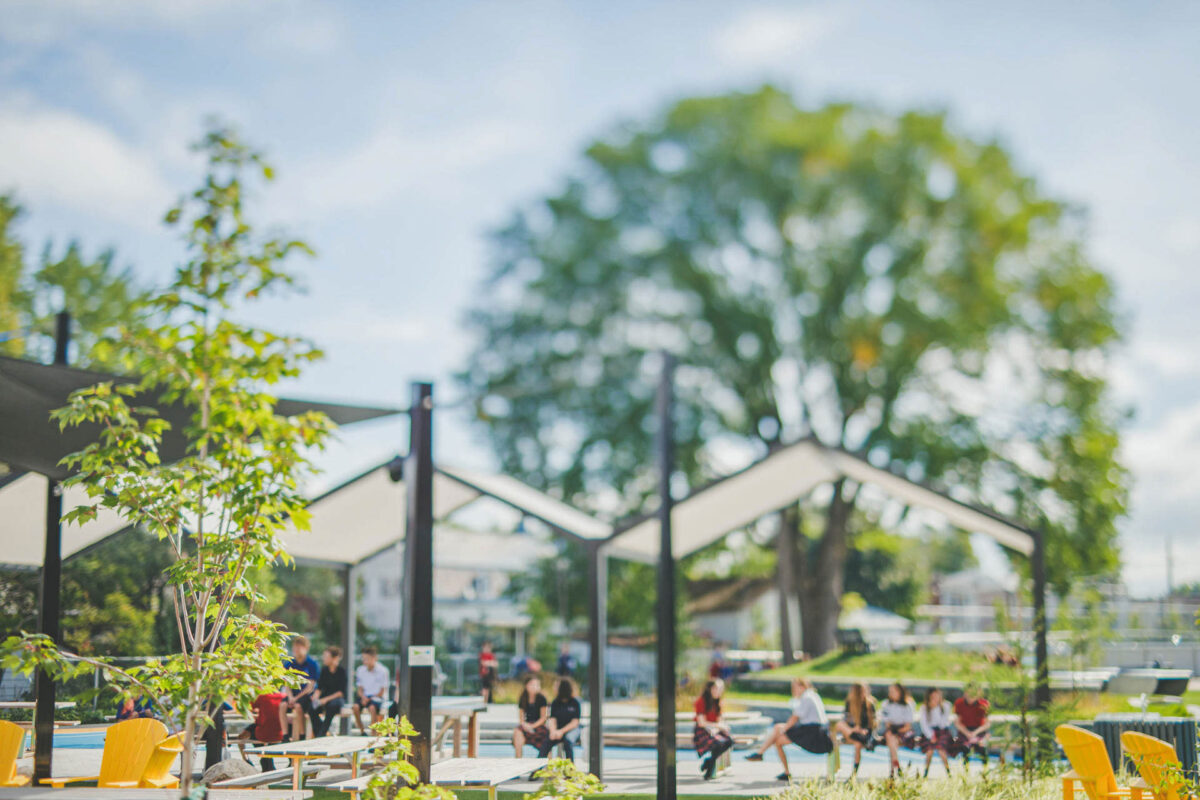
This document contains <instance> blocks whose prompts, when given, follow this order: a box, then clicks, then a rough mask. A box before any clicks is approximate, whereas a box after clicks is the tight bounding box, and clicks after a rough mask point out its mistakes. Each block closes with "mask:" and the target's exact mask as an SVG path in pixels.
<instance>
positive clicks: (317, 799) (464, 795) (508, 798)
mask: <svg viewBox="0 0 1200 800" xmlns="http://www.w3.org/2000/svg"><path fill="white" fill-rule="evenodd" d="M451 791H453V792H454V794H455V796H457V797H458V800H487V796H488V793H487V790H485V789H451ZM312 793H313V796H312V800H347V798H349V796H350V795H348V794H345V793H344V792H334V791H330V790H329V789H317V788H314V789H313V790H312ZM496 796H497V798H498V800H522V798H524V797H525V793H524V792H517V791H511V790H504V789H502V790H500V791H499V792H497V793H496ZM594 796H595V797H603V798H604V800H635V799H636V800H643V798H645V800H649V799H650V798H653V797H654V795H652V794H604V795H594ZM721 797H723V798H729V800H750V798H751V797H753V795H742V794H726V795H721ZM679 800H713V796H712V795H705V794H681V795H679Z"/></svg>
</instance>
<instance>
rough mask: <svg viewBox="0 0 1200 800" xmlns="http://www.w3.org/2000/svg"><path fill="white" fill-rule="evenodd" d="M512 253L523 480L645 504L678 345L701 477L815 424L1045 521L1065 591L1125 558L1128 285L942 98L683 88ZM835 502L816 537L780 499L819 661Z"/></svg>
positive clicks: (855, 446)
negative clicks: (1120, 531) (1119, 426)
mask: <svg viewBox="0 0 1200 800" xmlns="http://www.w3.org/2000/svg"><path fill="white" fill-rule="evenodd" d="M494 252H495V266H494V269H493V270H492V272H491V275H490V276H489V278H488V280H487V282H486V284H485V287H484V290H483V291H482V292H481V296H480V299H479V301H478V302H477V304H476V305H475V309H474V311H473V313H472V314H471V316H470V324H471V326H472V328H473V329H474V331H475V334H476V337H477V343H478V344H477V346H476V348H475V350H474V352H473V353H472V355H471V356H470V358H469V361H468V363H467V366H466V369H465V370H464V372H463V375H462V381H463V383H464V385H465V386H466V388H467V389H468V390H469V392H470V393H471V394H472V395H473V396H474V397H475V399H476V401H477V403H478V409H479V416H480V417H481V419H482V420H483V423H484V425H485V426H486V428H487V432H488V434H489V436H490V439H491V443H492V446H493V448H494V450H495V451H496V453H497V455H498V457H499V461H500V464H501V467H502V468H503V469H504V470H505V471H506V472H509V473H512V474H515V475H519V476H521V477H522V478H524V479H526V480H528V481H530V482H532V483H534V484H536V485H538V486H542V487H546V486H552V485H553V486H559V487H562V488H563V491H564V493H565V494H566V495H567V497H568V498H569V499H572V500H574V501H575V502H585V501H586V499H587V498H588V497H594V496H597V495H601V494H603V493H611V490H612V489H614V488H615V489H617V490H618V492H619V500H620V502H621V505H622V510H623V511H628V512H637V511H643V510H645V509H646V508H647V507H648V504H649V502H650V501H651V500H652V498H653V494H654V486H655V485H656V483H655V475H654V466H653V465H654V458H653V453H652V441H653V440H652V436H651V435H650V432H651V431H652V430H653V403H654V388H655V387H654V380H653V372H654V368H655V366H654V365H655V364H656V363H657V362H656V361H655V355H654V354H655V351H656V350H658V349H660V348H663V347H666V348H669V349H670V350H672V351H674V352H675V354H676V356H677V357H678V360H679V364H680V365H681V366H680V368H679V370H678V373H677V382H678V387H677V395H678V401H679V405H678V415H677V417H678V419H677V441H678V447H677V459H678V462H677V463H678V465H679V470H680V472H681V473H682V476H683V477H686V478H687V480H688V481H689V482H690V484H691V485H692V486H695V485H697V484H699V483H700V482H702V481H704V480H706V479H708V478H710V477H712V476H713V474H714V473H715V472H717V471H718V470H717V469H715V468H714V466H713V463H714V458H715V454H716V453H717V452H721V451H718V450H717V448H718V447H721V448H722V449H723V452H726V453H727V452H729V449H730V447H740V448H741V449H742V452H744V453H746V454H747V455H755V456H761V455H764V454H765V453H767V452H768V451H769V450H770V449H771V448H773V447H776V446H779V445H780V444H782V443H786V442H789V441H792V440H795V439H798V438H800V437H802V436H805V435H810V434H811V435H816V436H818V437H819V438H820V439H821V440H822V441H823V442H825V443H826V444H830V445H836V446H840V447H845V448H848V449H851V450H854V451H861V452H865V453H867V454H868V455H869V457H870V458H871V460H872V461H873V462H875V463H876V464H880V465H887V466H891V467H893V468H897V469H900V470H903V471H904V472H905V473H906V474H907V475H908V476H909V477H912V478H917V479H921V480H924V481H928V482H935V483H942V484H945V485H950V486H955V487H961V488H962V489H964V490H966V491H967V492H968V493H969V494H970V495H972V496H973V498H974V499H977V500H979V501H982V502H985V503H988V504H990V505H993V506H997V507H999V508H1000V509H1001V510H1004V511H1007V512H1010V513H1012V514H1013V515H1014V516H1016V517H1018V518H1020V519H1022V520H1024V521H1025V522H1026V523H1028V524H1029V525H1031V526H1040V527H1042V528H1043V529H1044V530H1045V531H1046V532H1047V535H1048V559H1047V562H1048V564H1049V565H1050V569H1051V578H1052V580H1053V581H1054V582H1055V584H1056V585H1057V587H1058V588H1060V589H1063V588H1065V586H1066V585H1067V582H1068V581H1069V576H1071V575H1072V574H1077V573H1097V572H1106V571H1111V570H1113V569H1114V568H1115V565H1116V563H1117V550H1116V547H1115V539H1116V528H1115V524H1114V523H1115V520H1116V518H1117V517H1118V516H1119V515H1120V514H1121V513H1123V511H1124V505H1125V498H1126V486H1125V483H1126V476H1125V472H1124V470H1123V469H1122V468H1121V466H1120V464H1119V463H1118V461H1117V456H1116V452H1117V443H1118V437H1117V432H1116V422H1117V415H1116V413H1115V412H1114V409H1113V407H1112V404H1111V402H1110V400H1109V397H1108V391H1107V385H1106V380H1105V372H1104V367H1105V356H1106V353H1107V351H1108V349H1109V348H1110V347H1111V346H1112V345H1113V343H1114V342H1115V341H1116V337H1117V332H1116V320H1115V317H1114V311H1113V293H1112V288H1111V286H1110V284H1109V282H1108V280H1107V278H1105V276H1104V275H1103V274H1102V273H1100V272H1098V271H1096V270H1095V269H1094V268H1093V267H1092V266H1091V265H1090V263H1089V262H1088V259H1087V257H1086V255H1085V253H1084V247H1083V244H1082V234H1081V232H1080V230H1079V226H1078V224H1077V215H1074V214H1072V213H1071V211H1070V209H1068V208H1067V207H1066V206H1065V205H1064V204H1062V203H1060V202H1057V201H1055V200H1054V199H1052V198H1049V197H1047V196H1046V195H1045V194H1043V192H1042V191H1041V190H1040V188H1039V186H1038V185H1037V183H1036V182H1035V181H1034V180H1033V179H1032V178H1030V177H1029V176H1028V175H1026V174H1023V173H1022V172H1020V171H1019V170H1018V169H1017V167H1016V166H1015V165H1014V164H1013V161H1012V159H1011V158H1010V156H1009V155H1008V153H1006V152H1005V150H1004V149H1003V148H1002V147H1000V146H999V145H998V144H995V143H992V142H980V141H976V140H974V139H971V138H969V137H966V136H963V135H961V134H960V133H958V132H956V131H955V130H954V129H953V128H952V127H951V126H950V125H949V124H948V123H947V121H946V119H945V117H944V116H943V115H941V114H930V113H920V112H907V113H902V114H897V115H893V114H888V113H884V112H882V111H879V110H876V109H873V108H869V107H863V106H856V105H850V104H832V105H827V106H824V107H821V108H815V109H808V108H801V107H798V106H797V105H796V103H795V102H794V101H793V100H792V98H791V97H789V96H787V95H786V94H784V93H782V92H780V91H778V90H775V89H772V88H764V89H761V90H759V91H755V92H751V93H735V94H729V95H723V96H716V97H700V98H694V99H689V100H684V101H682V102H679V103H677V104H675V105H673V106H671V107H669V108H668V109H666V111H665V113H663V114H661V115H657V116H655V117H654V118H652V119H650V120H649V121H647V122H644V123H639V124H634V123H631V124H627V125H624V126H622V127H621V128H620V129H619V130H618V131H616V132H615V133H614V134H613V135H611V136H609V137H607V138H605V139H602V140H599V141H597V142H595V143H594V144H592V145H591V146H590V147H589V148H588V149H587V151H586V160H585V163H584V165H583V167H582V169H580V170H579V171H578V172H577V173H576V174H575V175H573V176H571V177H570V178H569V179H568V180H567V181H566V183H565V186H564V187H563V188H562V190H561V191H558V192H555V193H554V194H552V195H551V196H549V197H547V198H546V199H545V200H544V201H542V202H540V203H537V204H536V205H534V206H533V207H531V208H528V209H525V210H523V211H521V212H519V213H517V214H516V215H515V216H514V218H513V220H512V221H511V223H510V224H508V225H507V227H505V228H504V229H503V230H501V231H500V232H499V233H498V234H497V235H496V237H495V250H494ZM827 497H828V499H827V501H826V504H825V509H824V523H823V530H822V532H821V534H820V536H819V537H818V540H817V542H816V543H815V545H814V547H813V548H811V553H810V552H808V549H807V548H805V549H801V548H800V547H798V542H797V536H796V529H797V527H798V525H799V518H800V515H799V514H785V515H783V519H784V521H785V522H786V524H785V525H784V526H783V527H784V536H785V538H784V540H783V542H782V543H783V547H784V551H785V552H787V551H790V552H792V553H794V554H795V556H796V560H797V562H798V563H797V565H796V566H797V569H796V570H795V574H796V576H797V578H798V580H797V583H798V585H799V592H800V595H801V604H800V610H801V614H802V619H803V631H804V634H803V635H804V641H803V647H804V649H805V650H807V651H808V652H810V653H823V652H826V651H827V650H829V649H830V648H832V647H833V646H834V644H835V637H834V634H835V628H836V621H837V618H838V612H839V603H840V598H841V596H842V593H843V590H844V585H843V584H844V574H845V570H844V567H845V562H846V558H847V554H848V552H849V549H850V547H851V542H850V535H849V534H850V530H849V525H850V522H851V520H852V519H853V512H854V510H855V508H856V504H857V502H858V494H857V487H856V486H854V485H853V484H852V483H848V482H842V481H839V482H838V483H836V484H835V485H834V487H833V491H832V493H830V494H829V495H828V496H827Z"/></svg>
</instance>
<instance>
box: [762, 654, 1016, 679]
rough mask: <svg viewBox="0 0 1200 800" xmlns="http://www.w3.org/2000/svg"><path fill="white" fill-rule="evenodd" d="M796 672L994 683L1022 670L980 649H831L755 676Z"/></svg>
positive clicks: (785, 676) (783, 676)
mask: <svg viewBox="0 0 1200 800" xmlns="http://www.w3.org/2000/svg"><path fill="white" fill-rule="evenodd" d="M796 675H810V676H814V677H830V678H847V679H850V678H854V679H862V680H867V681H871V682H873V683H884V682H889V681H894V680H897V679H899V680H901V681H904V680H920V681H938V680H943V681H979V682H980V683H985V684H992V683H1004V682H1009V681H1013V680H1016V678H1017V675H1018V673H1017V668H1015V667H1005V666H1001V665H998V664H992V663H989V662H988V661H987V659H985V658H984V657H983V656H982V655H980V654H979V653H971V652H966V651H962V650H898V651H895V652H890V653H864V654H861V655H846V654H843V653H827V654H826V655H823V656H821V657H820V658H814V659H813V660H811V661H805V662H802V663H799V664H790V665H788V666H786V667H778V668H776V669H768V670H763V671H762V672H756V673H754V674H753V676H752V677H754V678H756V679H764V680H781V681H782V680H788V679H790V678H792V677H794V676H796Z"/></svg>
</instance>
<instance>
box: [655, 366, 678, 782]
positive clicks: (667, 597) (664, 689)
mask: <svg viewBox="0 0 1200 800" xmlns="http://www.w3.org/2000/svg"><path fill="white" fill-rule="evenodd" d="M662 358H663V361H662V374H661V376H660V377H659V382H658V482H659V486H658V495H659V506H658V524H659V548H660V549H659V553H658V792H657V797H658V798H659V800H675V553H674V549H673V547H672V545H671V507H672V502H671V474H672V473H673V472H674V471H675V453H674V450H675V442H674V438H675V437H674V429H673V426H674V422H673V420H674V415H673V414H672V413H671V406H672V404H673V397H672V395H673V392H672V380H673V373H674V371H675V359H674V357H672V356H671V354H670V353H667V352H665V351H664V352H663V354H662Z"/></svg>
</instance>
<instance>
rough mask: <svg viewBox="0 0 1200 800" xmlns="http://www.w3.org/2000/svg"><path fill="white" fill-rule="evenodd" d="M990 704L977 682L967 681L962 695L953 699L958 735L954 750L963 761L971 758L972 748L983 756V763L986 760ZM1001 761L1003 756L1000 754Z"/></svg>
mask: <svg viewBox="0 0 1200 800" xmlns="http://www.w3.org/2000/svg"><path fill="white" fill-rule="evenodd" d="M990 708H991V704H990V703H988V701H987V698H985V697H984V696H983V693H982V691H980V688H979V684H977V683H968V684H967V685H966V687H965V688H964V689H963V696H962V697H960V698H958V699H957V700H955V701H954V727H955V728H956V729H957V732H958V735H957V737H956V738H955V742H954V745H955V750H956V751H957V752H961V753H962V756H963V763H966V762H968V761H970V760H971V751H972V750H974V751H975V752H976V753H979V755H980V757H982V758H983V765H984V766H985V767H986V766H987V762H988V747H987V745H988V739H989V738H990V737H991V727H992V723H991V721H989V720H988V710H989V709H990ZM1000 759H1001V761H1003V760H1004V756H1003V755H1001V757H1000Z"/></svg>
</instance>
